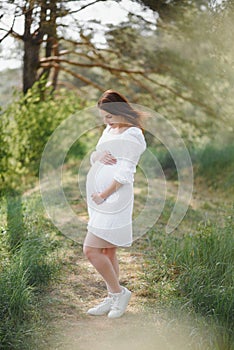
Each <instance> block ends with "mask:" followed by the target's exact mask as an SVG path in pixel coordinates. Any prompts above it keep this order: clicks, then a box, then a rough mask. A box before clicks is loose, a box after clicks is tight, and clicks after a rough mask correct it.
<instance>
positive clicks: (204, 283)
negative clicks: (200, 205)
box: [145, 216, 234, 350]
mask: <svg viewBox="0 0 234 350" xmlns="http://www.w3.org/2000/svg"><path fill="white" fill-rule="evenodd" d="M233 232H234V223H233V216H228V217H227V220H226V225H225V227H222V228H220V227H218V226H217V225H214V224H213V225H212V224H210V225H209V226H207V225H204V224H203V225H200V227H198V228H197V232H196V233H194V234H187V235H184V236H183V237H176V236H175V235H173V236H165V235H162V234H161V235H159V234H156V232H153V231H152V232H151V237H150V240H151V251H150V255H149V256H148V259H147V268H146V271H145V280H146V281H147V285H148V286H149V289H148V291H149V296H150V297H151V298H159V297H160V299H161V302H163V303H165V302H166V303H168V304H169V303H171V302H172V301H173V299H174V300H175V301H177V302H178V301H179V303H180V304H181V305H183V308H184V307H185V306H186V309H187V310H188V309H189V310H193V311H194V312H195V313H197V314H198V315H201V316H203V317H205V319H206V320H207V322H208V323H210V324H212V326H213V328H214V327H215V329H216V332H215V333H216V335H217V336H214V337H213V338H212V342H213V345H212V346H214V349H217V350H224V349H225V350H227V349H231V344H232V342H233V341H234V335H233V329H234V297H233V296H234V272H233V266H234V235H233ZM214 325H215V326H214ZM214 344H216V345H214ZM220 344H222V345H220Z"/></svg>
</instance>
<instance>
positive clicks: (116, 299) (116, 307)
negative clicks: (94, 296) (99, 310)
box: [111, 295, 119, 310]
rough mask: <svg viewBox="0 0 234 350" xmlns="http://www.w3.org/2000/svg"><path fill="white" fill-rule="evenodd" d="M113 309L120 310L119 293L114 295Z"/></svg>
mask: <svg viewBox="0 0 234 350" xmlns="http://www.w3.org/2000/svg"><path fill="white" fill-rule="evenodd" d="M111 310H119V296H118V295H114V296H113V304H112V306H111Z"/></svg>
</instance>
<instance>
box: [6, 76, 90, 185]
mask: <svg viewBox="0 0 234 350" xmlns="http://www.w3.org/2000/svg"><path fill="white" fill-rule="evenodd" d="M42 86H43V84H41V82H39V83H36V84H35V85H34V86H33V87H32V89H30V90H29V91H28V93H27V94H26V95H22V96H18V98H16V99H15V101H14V102H12V103H11V104H10V105H9V106H8V107H7V108H6V110H5V111H4V113H3V114H2V115H1V123H0V124H1V125H0V126H1V127H2V130H3V131H2V134H1V136H0V146H1V147H0V148H1V153H0V155H1V157H0V159H1V160H0V172H1V177H2V179H3V180H4V181H3V183H2V186H1V188H0V190H2V189H3V188H5V187H6V186H10V187H11V188H15V189H16V188H19V187H22V185H23V181H22V179H23V180H24V182H25V177H27V176H30V175H36V176H37V175H38V172H39V163H40V159H41V155H42V152H43V149H44V147H45V144H46V142H47V141H48V139H49V137H50V135H51V134H52V133H53V131H54V130H55V129H56V127H57V126H58V125H59V124H60V123H61V122H62V121H63V120H64V119H66V118H67V117H69V116H70V115H72V114H74V113H75V112H77V111H78V110H81V109H83V108H84V107H86V104H85V102H84V101H82V100H81V99H79V98H78V97H77V94H75V93H74V92H69V91H65V90H59V91H58V92H56V93H52V92H51V90H50V88H46V87H44V88H43V89H44V91H43V99H42V98H41V94H42V91H41V88H42ZM76 146H77V147H76V156H77V157H81V156H82V155H83V154H84V151H85V146H84V144H79V145H76Z"/></svg>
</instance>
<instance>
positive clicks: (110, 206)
mask: <svg viewBox="0 0 234 350" xmlns="http://www.w3.org/2000/svg"><path fill="white" fill-rule="evenodd" d="M110 129H111V128H110V126H109V125H108V126H107V127H106V129H105V130H104V131H103V134H102V136H101V138H100V139H99V141H98V143H97V146H96V151H109V152H110V153H111V154H112V155H113V156H114V157H115V158H116V159H117V162H116V164H114V165H113V164H112V165H106V164H103V163H101V162H99V161H96V162H93V161H92V156H91V159H90V162H91V164H92V166H91V168H90V170H89V172H88V175H87V181H86V195H87V205H88V213H89V221H88V226H87V229H88V232H90V233H92V234H93V235H95V236H96V237H99V238H101V239H103V240H105V241H107V242H109V243H111V244H113V245H115V246H122V247H129V246H131V244H132V211H133V201H134V193H133V182H134V173H135V172H136V166H137V164H138V161H139V159H140V156H141V154H142V153H143V152H144V150H145V149H146V142H145V138H144V136H143V133H142V131H141V129H140V128H137V127H130V128H128V129H126V130H125V131H124V132H123V133H121V134H113V133H112V132H111V130H110ZM113 179H115V180H116V181H118V182H119V183H121V184H123V185H122V186H121V187H120V188H119V189H118V190H117V191H116V192H114V193H113V194H112V195H110V196H109V197H108V198H107V199H106V200H105V201H104V202H103V203H102V204H99V205H98V204H96V203H95V202H94V201H93V200H92V198H91V195H92V193H95V192H102V191H103V190H105V189H106V188H107V187H108V186H109V185H110V184H111V183H112V182H113Z"/></svg>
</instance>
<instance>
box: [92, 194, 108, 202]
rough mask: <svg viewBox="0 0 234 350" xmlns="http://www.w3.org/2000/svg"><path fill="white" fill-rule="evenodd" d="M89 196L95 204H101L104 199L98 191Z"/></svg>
mask: <svg viewBox="0 0 234 350" xmlns="http://www.w3.org/2000/svg"><path fill="white" fill-rule="evenodd" d="M91 198H92V200H93V201H94V202H95V203H96V204H102V203H103V202H104V201H105V199H104V198H103V197H101V194H100V193H93V194H92V195H91Z"/></svg>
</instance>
